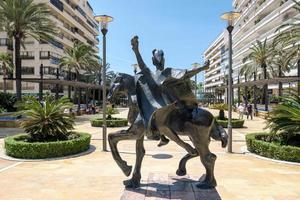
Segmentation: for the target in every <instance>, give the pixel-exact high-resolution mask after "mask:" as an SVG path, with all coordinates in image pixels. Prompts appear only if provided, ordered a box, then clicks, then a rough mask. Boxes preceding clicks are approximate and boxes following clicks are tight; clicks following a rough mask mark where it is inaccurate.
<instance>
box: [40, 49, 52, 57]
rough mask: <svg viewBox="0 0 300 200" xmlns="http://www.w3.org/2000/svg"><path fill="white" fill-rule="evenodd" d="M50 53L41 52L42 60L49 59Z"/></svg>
mask: <svg viewBox="0 0 300 200" xmlns="http://www.w3.org/2000/svg"><path fill="white" fill-rule="evenodd" d="M49 58H50V52H49V51H40V59H49Z"/></svg>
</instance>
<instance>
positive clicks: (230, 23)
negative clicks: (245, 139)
mask: <svg viewBox="0 0 300 200" xmlns="http://www.w3.org/2000/svg"><path fill="white" fill-rule="evenodd" d="M239 17H240V13H238V12H233V11H231V12H226V13H224V14H223V15H222V16H221V19H222V20H226V21H227V22H228V26H227V31H228V34H229V68H228V79H229V80H228V150H227V151H228V153H232V31H233V29H234V21H235V19H237V18H239Z"/></svg>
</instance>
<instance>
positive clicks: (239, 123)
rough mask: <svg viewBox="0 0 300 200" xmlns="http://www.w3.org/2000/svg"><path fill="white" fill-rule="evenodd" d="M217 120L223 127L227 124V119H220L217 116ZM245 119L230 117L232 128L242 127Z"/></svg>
mask: <svg viewBox="0 0 300 200" xmlns="http://www.w3.org/2000/svg"><path fill="white" fill-rule="evenodd" d="M217 122H218V124H219V125H221V126H222V127H223V128H227V126H228V119H225V120H220V119H218V118H217ZM244 122H245V120H243V119H232V128H243V126H244Z"/></svg>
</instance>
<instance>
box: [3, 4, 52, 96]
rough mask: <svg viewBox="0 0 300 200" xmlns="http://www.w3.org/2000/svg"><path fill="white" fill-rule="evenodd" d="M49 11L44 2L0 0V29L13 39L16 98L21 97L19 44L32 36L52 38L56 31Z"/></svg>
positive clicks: (22, 43) (37, 38)
mask: <svg viewBox="0 0 300 200" xmlns="http://www.w3.org/2000/svg"><path fill="white" fill-rule="evenodd" d="M49 16H51V12H50V11H49V10H48V8H47V5H46V4H45V3H34V1H33V0H5V1H0V30H1V31H4V32H6V33H7V35H8V37H9V38H14V41H15V48H14V51H15V65H16V70H15V76H16V91H17V99H18V100H21V98H22V92H21V90H22V84H21V80H22V74H21V66H22V65H21V57H20V49H21V45H22V46H24V40H25V38H27V37H32V38H34V39H36V40H38V41H41V40H45V41H48V40H52V39H53V35H55V33H56V29H55V24H54V22H52V21H51V19H50V18H49Z"/></svg>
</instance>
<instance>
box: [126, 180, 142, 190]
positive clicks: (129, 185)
mask: <svg viewBox="0 0 300 200" xmlns="http://www.w3.org/2000/svg"><path fill="white" fill-rule="evenodd" d="M123 184H124V185H125V188H131V189H135V188H138V187H140V182H139V181H135V180H133V179H128V180H125V181H123Z"/></svg>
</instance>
